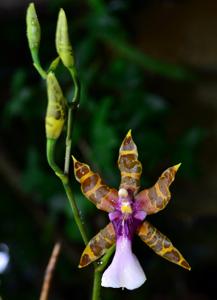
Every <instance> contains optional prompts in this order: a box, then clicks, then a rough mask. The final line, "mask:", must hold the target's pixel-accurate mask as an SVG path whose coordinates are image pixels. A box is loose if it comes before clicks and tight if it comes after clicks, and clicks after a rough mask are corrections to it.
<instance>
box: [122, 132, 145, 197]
mask: <svg viewBox="0 0 217 300" xmlns="http://www.w3.org/2000/svg"><path fill="white" fill-rule="evenodd" d="M118 167H119V169H120V171H121V184H120V188H124V189H126V190H131V191H132V192H133V193H134V194H136V193H137V192H138V190H139V188H140V177H141V173H142V164H141V162H140V161H139V160H138V152H137V147H136V144H135V143H134V141H133V138H132V135H131V130H129V132H128V133H127V135H126V137H125V138H124V140H123V142H122V144H121V147H120V150H119V157H118Z"/></svg>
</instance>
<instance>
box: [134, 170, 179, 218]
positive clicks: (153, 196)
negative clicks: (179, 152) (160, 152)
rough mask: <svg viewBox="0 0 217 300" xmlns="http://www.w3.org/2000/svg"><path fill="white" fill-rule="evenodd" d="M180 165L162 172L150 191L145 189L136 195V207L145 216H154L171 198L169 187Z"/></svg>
mask: <svg viewBox="0 0 217 300" xmlns="http://www.w3.org/2000/svg"><path fill="white" fill-rule="evenodd" d="M180 165H181V164H178V165H175V166H173V167H171V168H168V169H166V171H164V172H163V173H162V174H161V176H160V178H159V179H158V181H157V182H156V183H155V185H154V186H152V187H151V188H150V189H145V190H143V191H141V192H140V193H139V194H138V195H136V197H135V200H136V206H137V207H138V209H140V210H144V211H145V212H146V213H147V214H154V213H157V212H158V211H160V210H162V209H164V208H165V206H166V205H167V204H168V202H169V201H170V198H171V194H170V191H169V186H170V185H171V183H172V182H173V181H174V179H175V175H176V172H177V171H178V169H179V167H180Z"/></svg>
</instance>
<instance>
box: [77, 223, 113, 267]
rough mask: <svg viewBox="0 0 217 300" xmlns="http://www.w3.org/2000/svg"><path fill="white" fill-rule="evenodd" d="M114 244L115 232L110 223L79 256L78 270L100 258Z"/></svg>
mask: <svg viewBox="0 0 217 300" xmlns="http://www.w3.org/2000/svg"><path fill="white" fill-rule="evenodd" d="M114 243H115V231H114V228H113V225H112V223H109V224H108V225H107V226H106V227H105V228H104V229H102V230H100V232H99V233H98V234H97V235H95V236H94V237H93V238H92V239H91V240H90V241H89V243H88V245H87V246H86V248H85V249H84V252H83V253H82V255H81V259H80V264H79V268H83V267H86V266H87V265H89V264H90V263H92V262H93V261H95V260H96V259H98V258H100V257H101V256H102V255H103V254H104V253H105V252H106V250H107V249H109V248H110V247H111V246H112V245H113V244H114Z"/></svg>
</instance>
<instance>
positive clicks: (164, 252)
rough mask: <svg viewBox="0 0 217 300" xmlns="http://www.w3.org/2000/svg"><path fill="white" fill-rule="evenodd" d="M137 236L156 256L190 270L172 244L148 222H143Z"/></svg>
mask: <svg viewBox="0 0 217 300" xmlns="http://www.w3.org/2000/svg"><path fill="white" fill-rule="evenodd" d="M138 235H139V237H140V238H141V239H142V241H143V242H145V243H146V244H147V245H148V246H149V247H150V248H151V249H152V250H153V251H154V252H155V253H156V254H158V255H160V256H161V257H163V258H165V259H167V260H169V261H170V262H172V263H175V264H177V265H179V266H181V267H183V268H185V269H188V270H190V266H189V264H188V262H187V261H186V260H185V259H184V257H183V256H182V254H181V253H180V252H179V251H178V250H177V249H176V248H175V247H174V246H173V244H172V242H171V241H170V240H169V239H168V238H167V237H166V236H165V235H164V234H162V233H161V232H160V231H159V230H157V229H156V228H155V227H154V226H153V225H151V224H150V223H149V222H148V221H145V222H144V223H143V224H142V226H141V227H140V228H139V231H138Z"/></svg>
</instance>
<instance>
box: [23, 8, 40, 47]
mask: <svg viewBox="0 0 217 300" xmlns="http://www.w3.org/2000/svg"><path fill="white" fill-rule="evenodd" d="M26 25H27V39H28V43H29V48H30V50H36V51H38V49H39V45H40V40H41V28H40V24H39V21H38V17H37V14H36V11H35V6H34V3H30V4H29V6H28V9H27V14H26Z"/></svg>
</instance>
